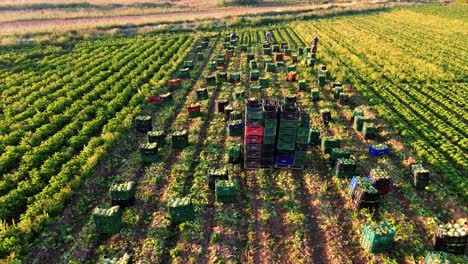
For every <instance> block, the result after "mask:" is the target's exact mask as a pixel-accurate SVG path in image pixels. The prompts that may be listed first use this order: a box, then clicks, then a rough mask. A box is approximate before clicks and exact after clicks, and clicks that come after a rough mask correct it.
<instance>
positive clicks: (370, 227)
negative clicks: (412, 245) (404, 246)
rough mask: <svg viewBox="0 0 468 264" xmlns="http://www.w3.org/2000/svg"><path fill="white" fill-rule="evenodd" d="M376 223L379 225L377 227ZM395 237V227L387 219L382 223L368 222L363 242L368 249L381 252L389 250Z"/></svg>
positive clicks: (372, 251) (365, 226)
mask: <svg viewBox="0 0 468 264" xmlns="http://www.w3.org/2000/svg"><path fill="white" fill-rule="evenodd" d="M376 225H378V226H379V227H377V228H375V226H376ZM374 228H375V229H374ZM380 230H381V231H380ZM394 239H395V229H394V228H393V226H392V225H391V224H389V223H387V222H385V221H384V222H382V223H366V224H365V225H364V233H363V236H362V239H361V243H362V245H363V247H364V248H365V249H366V250H367V251H369V252H371V253H379V252H384V251H387V250H389V249H390V248H391V247H392V244H393V241H394Z"/></svg>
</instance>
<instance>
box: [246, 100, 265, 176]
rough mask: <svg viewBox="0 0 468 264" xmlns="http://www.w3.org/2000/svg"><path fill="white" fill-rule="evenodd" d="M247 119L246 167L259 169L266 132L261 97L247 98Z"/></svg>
mask: <svg viewBox="0 0 468 264" xmlns="http://www.w3.org/2000/svg"><path fill="white" fill-rule="evenodd" d="M245 119H246V123H247V125H246V126H245V133H244V167H245V168H246V169H257V168H260V167H261V157H262V142H263V134H264V128H263V124H264V112H263V102H262V100H261V99H258V98H255V97H253V98H249V99H247V100H245Z"/></svg>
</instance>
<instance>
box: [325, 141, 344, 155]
mask: <svg viewBox="0 0 468 264" xmlns="http://www.w3.org/2000/svg"><path fill="white" fill-rule="evenodd" d="M340 144H341V140H340V139H338V138H334V137H323V138H322V152H323V153H327V154H328V153H330V152H331V150H332V148H339V147H340Z"/></svg>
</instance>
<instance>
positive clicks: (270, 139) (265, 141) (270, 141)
mask: <svg viewBox="0 0 468 264" xmlns="http://www.w3.org/2000/svg"><path fill="white" fill-rule="evenodd" d="M275 143H276V137H275V136H263V144H265V145H271V144H275Z"/></svg>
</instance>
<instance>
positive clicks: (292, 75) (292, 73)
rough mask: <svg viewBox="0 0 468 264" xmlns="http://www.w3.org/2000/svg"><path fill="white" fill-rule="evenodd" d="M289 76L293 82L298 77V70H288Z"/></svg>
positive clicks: (289, 79)
mask: <svg viewBox="0 0 468 264" xmlns="http://www.w3.org/2000/svg"><path fill="white" fill-rule="evenodd" d="M287 78H288V81H289V82H293V81H295V80H296V78H297V72H288V74H287Z"/></svg>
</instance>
